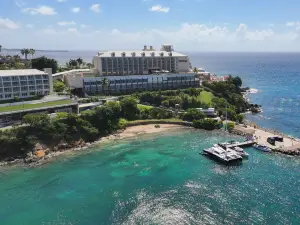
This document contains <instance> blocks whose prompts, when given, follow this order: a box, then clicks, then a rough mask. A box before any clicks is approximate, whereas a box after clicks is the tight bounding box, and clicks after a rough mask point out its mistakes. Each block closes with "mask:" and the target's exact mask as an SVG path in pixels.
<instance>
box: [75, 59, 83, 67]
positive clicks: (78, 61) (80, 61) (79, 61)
mask: <svg viewBox="0 0 300 225" xmlns="http://www.w3.org/2000/svg"><path fill="white" fill-rule="evenodd" d="M76 61H77V64H78V65H79V66H81V65H82V64H83V60H82V58H78V59H76Z"/></svg>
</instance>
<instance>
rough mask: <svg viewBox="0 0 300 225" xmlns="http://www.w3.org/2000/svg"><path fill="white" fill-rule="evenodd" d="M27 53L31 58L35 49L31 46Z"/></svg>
mask: <svg viewBox="0 0 300 225" xmlns="http://www.w3.org/2000/svg"><path fill="white" fill-rule="evenodd" d="M29 54H30V55H31V59H32V58H33V55H34V54H35V50H34V49H33V48H31V49H29Z"/></svg>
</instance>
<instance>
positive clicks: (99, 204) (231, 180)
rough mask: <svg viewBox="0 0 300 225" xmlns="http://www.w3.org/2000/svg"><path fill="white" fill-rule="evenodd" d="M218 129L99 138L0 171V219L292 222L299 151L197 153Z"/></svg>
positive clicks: (299, 189)
mask: <svg viewBox="0 0 300 225" xmlns="http://www.w3.org/2000/svg"><path fill="white" fill-rule="evenodd" d="M228 139H229V137H228V136H225V135H224V134H223V133H220V132H213V133H211V132H203V131H195V130H178V131H173V132H168V134H155V135H143V136H139V137H137V138H136V139H130V140H121V141H116V142H112V143H107V144H105V145H102V146H99V147H97V148H96V149H94V150H93V151H89V152H87V153H80V154H79V155H73V156H68V157H64V158H60V159H58V161H56V162H54V163H51V164H48V165H45V166H43V167H41V168H35V169H20V168H19V169H10V170H6V171H3V173H2V174H1V177H0V192H1V193H2V194H1V196H0V218H1V224H6V225H9V224H32V225H34V224H225V223H226V224H299V221H300V201H299V199H300V159H299V158H292V157H286V156H283V155H274V154H263V153H261V152H258V151H256V150H255V149H252V148H249V149H247V151H248V153H249V154H250V158H249V160H246V161H244V162H243V164H242V165H241V166H236V167H225V166H222V165H219V164H216V163H215V162H214V161H211V160H210V159H208V158H206V157H205V156H203V155H200V154H199V152H200V151H201V150H202V149H203V148H205V147H208V146H210V145H211V144H212V143H216V142H221V141H225V140H228Z"/></svg>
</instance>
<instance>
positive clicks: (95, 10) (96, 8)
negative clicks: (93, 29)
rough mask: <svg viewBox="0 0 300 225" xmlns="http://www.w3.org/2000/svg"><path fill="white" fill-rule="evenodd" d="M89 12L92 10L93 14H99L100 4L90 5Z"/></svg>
mask: <svg viewBox="0 0 300 225" xmlns="http://www.w3.org/2000/svg"><path fill="white" fill-rule="evenodd" d="M90 10H92V11H93V12H96V13H99V12H100V4H93V5H91V7H90Z"/></svg>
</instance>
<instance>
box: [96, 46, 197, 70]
mask: <svg viewBox="0 0 300 225" xmlns="http://www.w3.org/2000/svg"><path fill="white" fill-rule="evenodd" d="M94 65H95V73H96V74H98V75H143V74H149V73H153V72H154V73H157V72H158V71H160V72H162V71H169V72H173V73H188V72H191V71H192V66H191V63H190V61H189V57H188V56H186V55H184V54H181V53H178V52H175V51H174V49H173V46H172V45H163V46H162V47H161V49H160V50H155V49H154V48H153V47H152V46H150V48H147V46H144V48H143V49H142V50H138V51H135V50H133V51H107V52H99V53H98V55H96V56H95V57H94Z"/></svg>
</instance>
